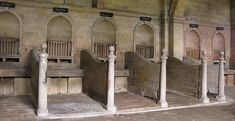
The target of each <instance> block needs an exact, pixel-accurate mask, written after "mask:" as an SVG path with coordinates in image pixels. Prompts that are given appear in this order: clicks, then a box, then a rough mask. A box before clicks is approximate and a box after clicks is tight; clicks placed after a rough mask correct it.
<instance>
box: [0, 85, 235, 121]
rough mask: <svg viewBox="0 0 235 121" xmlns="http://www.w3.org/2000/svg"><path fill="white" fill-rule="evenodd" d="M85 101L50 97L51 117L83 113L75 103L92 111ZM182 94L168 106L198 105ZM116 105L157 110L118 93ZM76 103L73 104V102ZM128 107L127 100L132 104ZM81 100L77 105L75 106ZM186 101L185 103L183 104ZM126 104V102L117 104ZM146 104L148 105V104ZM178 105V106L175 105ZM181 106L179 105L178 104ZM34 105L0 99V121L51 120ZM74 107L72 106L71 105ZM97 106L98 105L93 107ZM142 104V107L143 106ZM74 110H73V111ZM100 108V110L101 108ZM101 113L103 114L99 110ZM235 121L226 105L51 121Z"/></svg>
mask: <svg viewBox="0 0 235 121" xmlns="http://www.w3.org/2000/svg"><path fill="white" fill-rule="evenodd" d="M226 95H227V96H228V97H230V98H233V99H235V87H229V88H226ZM80 96H81V97H83V100H81V99H79V96H77V95H70V96H67V97H69V98H66V99H65V98H64V97H63V95H61V96H50V97H49V105H48V106H49V111H50V112H51V113H53V112H54V113H57V114H60V113H66V111H69V112H70V111H72V112H74V113H77V112H79V111H80V109H77V108H75V107H73V106H76V105H77V104H76V103H85V104H87V105H88V107H90V106H91V105H90V104H89V103H91V104H92V105H93V103H94V102H93V100H91V99H90V98H89V97H87V96H86V95H83V94H81V95H80ZM179 96H182V95H181V94H179V95H178V94H176V93H172V94H171V93H168V102H169V105H170V106H172V104H175V106H180V105H182V104H184V103H185V102H184V101H188V103H185V104H196V103H197V101H195V100H194V98H190V97H187V96H185V97H184V98H182V99H181V100H179V98H178V97H179ZM115 98H119V99H116V100H117V101H116V105H117V106H118V109H119V110H121V109H123V110H125V109H126V108H127V107H128V108H130V107H132V108H136V106H138V104H139V106H141V105H142V106H143V107H145V106H147V107H148V106H156V105H157V104H156V103H154V101H153V100H151V99H146V98H143V97H140V96H137V95H133V94H131V93H128V92H126V93H119V94H117V95H116V96H115ZM72 99H73V100H72ZM129 99H130V102H129V103H128V102H127V101H125V100H129ZM74 100H78V102H74ZM183 100H184V101H183ZM118 101H123V102H124V103H123V102H118ZM62 102H66V103H62ZM143 102H148V104H145V103H143ZM174 102H175V103H174ZM176 102H178V103H176ZM31 103H32V102H31V101H30V99H29V97H27V96H19V97H0V107H1V108H0V121H49V119H39V118H38V117H36V115H35V113H34V110H33V106H32V105H31ZM70 103H71V104H70ZM94 104H95V105H96V106H97V105H98V104H97V103H94ZM140 104H141V105H140ZM71 106H72V107H71ZM173 106H174V105H173ZM98 107H99V106H98ZM82 108H84V109H86V110H87V111H89V110H93V109H92V108H87V107H86V106H85V107H82ZM100 109H101V110H100ZM94 110H96V111H103V108H102V107H100V108H98V109H94ZM77 120H79V121H235V103H229V104H226V105H225V104H224V105H216V106H207V107H194V108H185V109H177V110H169V111H157V112H156V111H155V112H147V113H137V114H119V115H109V116H100V117H93V118H80V119H76V118H75V119H71V118H70V119H51V120H50V121H77Z"/></svg>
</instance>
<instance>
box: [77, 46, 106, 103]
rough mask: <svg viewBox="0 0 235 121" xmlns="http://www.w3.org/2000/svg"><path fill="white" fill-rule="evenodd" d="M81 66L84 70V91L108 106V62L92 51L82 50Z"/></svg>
mask: <svg viewBox="0 0 235 121" xmlns="http://www.w3.org/2000/svg"><path fill="white" fill-rule="evenodd" d="M81 68H83V70H84V77H83V83H82V90H83V93H85V94H87V95H89V96H90V97H91V98H93V99H94V100H96V101H98V102H101V103H102V104H103V105H104V106H106V104H107V88H108V63H104V62H102V61H100V60H99V59H98V58H97V57H96V56H95V55H94V54H93V53H92V52H91V51H89V50H82V51H81Z"/></svg>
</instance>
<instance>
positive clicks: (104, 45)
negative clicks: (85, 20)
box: [92, 19, 116, 59]
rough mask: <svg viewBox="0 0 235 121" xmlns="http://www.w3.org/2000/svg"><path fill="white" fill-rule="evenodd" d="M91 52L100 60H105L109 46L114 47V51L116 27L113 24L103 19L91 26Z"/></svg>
mask: <svg viewBox="0 0 235 121" xmlns="http://www.w3.org/2000/svg"><path fill="white" fill-rule="evenodd" d="M92 36H93V52H94V53H95V54H96V55H97V56H98V57H99V58H100V59H106V58H107V55H108V53H109V46H114V47H115V51H116V26H115V24H114V23H113V22H111V21H109V20H106V19H103V20H100V21H98V22H96V23H95V24H94V26H93V33H92Z"/></svg>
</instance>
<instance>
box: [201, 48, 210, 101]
mask: <svg viewBox="0 0 235 121" xmlns="http://www.w3.org/2000/svg"><path fill="white" fill-rule="evenodd" d="M201 60H202V90H201V91H202V95H201V101H202V102H203V103H209V102H210V101H209V98H208V97H207V91H208V89H207V56H206V53H205V51H202V58H201Z"/></svg>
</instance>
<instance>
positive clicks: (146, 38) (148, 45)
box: [134, 24, 154, 58]
mask: <svg viewBox="0 0 235 121" xmlns="http://www.w3.org/2000/svg"><path fill="white" fill-rule="evenodd" d="M134 36H135V37H134V38H135V39H134V41H135V42H134V43H135V51H136V52H137V53H138V54H140V55H141V56H143V57H145V58H154V31H153V29H152V28H151V27H150V26H149V25H147V24H142V25H140V26H138V27H137V28H136V29H135V31H134Z"/></svg>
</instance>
